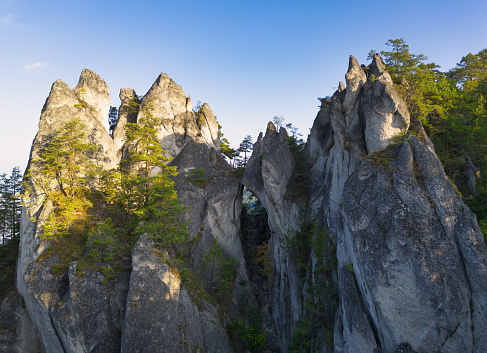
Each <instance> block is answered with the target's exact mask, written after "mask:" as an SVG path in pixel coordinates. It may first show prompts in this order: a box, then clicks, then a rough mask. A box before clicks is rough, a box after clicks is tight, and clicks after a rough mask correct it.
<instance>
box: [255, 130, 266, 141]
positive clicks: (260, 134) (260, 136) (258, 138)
mask: <svg viewBox="0 0 487 353" xmlns="http://www.w3.org/2000/svg"><path fill="white" fill-rule="evenodd" d="M263 137H264V135H263V134H262V131H261V132H260V133H259V136H258V137H257V141H256V142H255V143H260V141H262V138H263Z"/></svg>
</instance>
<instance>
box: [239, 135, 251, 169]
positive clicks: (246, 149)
mask: <svg viewBox="0 0 487 353" xmlns="http://www.w3.org/2000/svg"><path fill="white" fill-rule="evenodd" d="M252 148H253V145H252V136H250V135H247V136H245V138H244V139H243V141H242V142H241V143H240V146H239V148H238V150H237V151H238V152H239V153H243V154H244V155H243V158H241V159H240V162H239V166H242V167H245V165H246V164H247V161H248V157H247V153H250V151H252Z"/></svg>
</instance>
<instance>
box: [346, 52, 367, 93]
mask: <svg viewBox="0 0 487 353" xmlns="http://www.w3.org/2000/svg"><path fill="white" fill-rule="evenodd" d="M365 78H366V75H365V71H364V70H363V69H362V68H361V67H360V64H359V62H358V60H357V59H356V58H355V57H354V56H353V55H350V59H349V60H348V71H347V73H346V75H345V80H346V81H347V86H349V84H350V81H351V80H355V79H358V80H362V79H365ZM364 81H365V80H364Z"/></svg>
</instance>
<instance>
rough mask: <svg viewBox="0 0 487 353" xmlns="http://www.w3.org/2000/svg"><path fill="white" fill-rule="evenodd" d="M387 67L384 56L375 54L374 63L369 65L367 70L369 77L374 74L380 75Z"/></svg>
mask: <svg viewBox="0 0 487 353" xmlns="http://www.w3.org/2000/svg"><path fill="white" fill-rule="evenodd" d="M385 69H386V65H385V64H384V61H383V60H382V57H381V56H380V55H379V54H374V58H373V59H372V63H371V64H370V65H369V69H368V70H367V77H368V78H370V77H372V75H374V77H379V76H380V75H382V73H384V70H385Z"/></svg>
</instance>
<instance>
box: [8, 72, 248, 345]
mask: <svg viewBox="0 0 487 353" xmlns="http://www.w3.org/2000/svg"><path fill="white" fill-rule="evenodd" d="M120 99H121V106H120V108H119V112H120V113H119V121H118V124H117V125H116V126H115V128H114V130H113V134H112V135H113V136H110V134H109V129H108V110H109V107H110V100H109V88H108V86H107V84H106V83H105V82H104V81H103V80H101V78H100V77H99V76H98V75H97V74H96V73H94V72H92V71H90V70H86V69H85V70H83V72H82V73H81V76H80V80H79V83H78V85H77V86H76V88H75V89H74V90H72V89H70V88H69V87H68V86H67V85H66V84H65V83H64V82H62V81H61V80H57V81H56V82H55V83H54V84H53V86H52V88H51V92H50V95H49V97H48V98H47V100H46V103H45V105H44V108H43V110H42V114H41V118H40V122H39V132H38V133H37V135H36V138H35V140H34V142H33V145H32V149H31V156H30V160H31V161H32V160H33V159H35V158H38V156H39V154H40V153H41V152H42V150H43V148H45V147H46V146H47V144H48V143H49V141H50V140H51V139H52V137H53V136H54V135H55V134H56V133H57V132H58V131H60V129H61V128H62V127H63V126H64V125H65V124H66V123H67V122H70V121H72V120H74V119H79V120H80V121H81V123H82V124H83V129H84V133H85V139H86V142H89V143H93V144H95V145H96V146H97V147H98V152H97V156H96V158H97V159H96V162H97V165H98V166H100V167H102V168H104V169H106V170H108V169H112V168H117V167H118V165H119V163H120V161H121V160H122V159H123V158H124V157H125V156H126V154H127V152H128V151H130V148H132V147H131V146H128V145H127V144H126V138H125V126H126V124H127V123H137V121H138V120H139V119H140V117H141V116H142V114H145V113H146V112H149V113H150V114H153V115H154V116H155V117H158V118H161V121H162V124H161V126H160V127H159V138H160V143H161V145H162V147H163V148H165V149H166V150H167V156H168V157H170V158H171V159H172V161H171V162H170V163H171V165H174V166H176V167H177V168H178V171H179V174H178V175H177V177H176V180H175V181H176V188H177V190H178V194H179V199H180V202H181V203H182V204H183V205H184V206H185V207H187V211H186V212H184V213H183V214H182V215H181V218H182V219H181V221H183V222H187V224H188V230H189V232H190V235H191V237H192V238H197V241H195V242H194V243H193V252H194V254H195V256H194V257H193V261H194V266H195V267H197V266H200V265H201V261H202V260H203V259H204V256H205V254H206V253H207V252H208V249H209V248H210V247H211V246H212V245H213V244H214V242H215V240H216V241H217V242H218V243H219V244H220V246H221V249H222V251H223V252H224V253H225V254H228V255H229V256H232V257H233V258H235V259H236V270H237V275H236V279H235V280H236V281H239V282H242V283H243V282H247V281H248V278H247V275H246V269H245V260H244V258H243V250H242V247H241V244H240V238H239V231H240V212H241V209H242V204H241V187H240V185H239V183H238V181H237V180H236V179H235V177H233V174H232V168H231V167H230V166H229V165H228V164H226V162H225V161H224V159H223V157H222V156H221V153H220V142H219V138H218V124H217V122H216V119H215V117H214V115H213V113H212V111H211V108H210V107H209V105H208V104H206V103H205V104H204V105H202V107H201V109H200V110H199V111H198V112H193V111H192V106H191V100H190V98H187V97H186V96H185V95H184V92H183V90H182V89H181V87H180V86H179V85H177V84H176V83H175V82H174V81H173V80H172V79H170V78H169V77H168V76H167V75H166V74H161V75H160V76H159V77H158V78H157V80H156V81H155V83H154V85H153V86H152V87H151V88H150V90H149V91H148V92H147V94H146V95H145V96H143V97H138V96H137V94H136V93H135V91H134V90H132V89H130V88H126V89H122V90H121V91H120ZM144 106H147V108H148V109H147V110H144ZM30 165H31V166H34V164H33V163H30ZM34 168H35V167H34ZM199 168H202V169H203V171H204V174H205V177H206V182H205V183H204V184H203V185H195V184H194V183H192V182H191V181H190V179H189V176H190V175H191V173H192V172H194V171H195V170H197V169H199ZM32 172H33V173H35V169H32ZM32 186H33V187H32V190H31V191H29V194H28V195H27V200H26V205H25V207H24V209H23V214H22V224H21V244H20V254H19V263H18V268H17V288H18V290H19V293H20V294H21V296H22V297H23V300H24V302H25V309H26V310H24V309H22V308H21V307H19V308H17V307H16V306H12V305H10V306H11V307H12V309H11V310H10V309H9V310H10V312H11V313H13V314H14V313H17V314H18V313H19V312H20V313H21V314H19V315H21V317H22V318H23V319H22V320H21V322H19V324H18V325H16V328H15V330H16V331H15V332H16V335H13V336H12V337H11V338H9V342H10V343H9V347H10V348H12V349H13V350H14V351H18V352H21V351H22V352H28V351H29V349H30V351H33V352H37V351H39V350H40V351H46V352H92V353H95V352H120V351H126V352H134V351H137V350H139V349H142V350H144V349H145V348H144V347H152V348H153V349H152V348H151V351H152V352H168V351H173V352H179V351H181V350H184V349H186V348H187V347H188V345H189V346H190V349H193V350H194V349H196V350H200V351H207V352H212V351H215V352H216V351H221V352H228V351H230V348H229V344H228V337H227V335H226V332H225V330H224V328H223V325H222V324H221V323H220V318H219V316H218V313H217V310H216V306H215V304H214V303H213V304H211V303H208V302H204V303H203V306H200V307H197V306H196V304H195V303H194V302H193V301H192V299H191V298H190V296H189V295H188V291H187V290H186V289H185V288H184V287H183V286H182V285H181V282H180V279H179V277H178V275H177V274H174V273H172V272H171V271H169V270H168V267H167V264H166V263H165V262H163V260H162V259H161V257H160V256H157V255H156V254H155V253H153V252H152V250H150V248H151V242H150V241H149V240H148V239H147V238H144V239H145V240H142V239H141V240H140V241H139V242H138V243H137V244H136V245H135V246H134V248H133V252H132V258H127V259H125V260H123V261H124V264H123V267H125V268H131V269H132V271H131V273H130V272H126V271H125V272H124V271H122V272H121V273H120V274H118V275H117V277H116V278H115V279H112V280H111V283H112V284H111V285H108V284H107V281H106V276H105V275H104V274H102V273H100V272H97V271H95V270H89V269H86V268H84V269H83V270H82V271H80V270H79V266H78V265H79V264H78V263H77V262H72V263H70V264H69V271H67V272H66V273H64V274H56V275H54V274H52V269H51V268H52V266H53V265H56V263H58V262H59V258H57V257H56V256H54V257H51V258H49V260H47V261H37V260H38V258H39V256H41V255H42V254H43V253H45V252H46V251H47V250H48V247H49V242H48V241H44V240H41V238H40V234H41V233H42V230H43V224H44V222H45V221H46V220H47V219H48V217H49V215H50V214H51V213H52V211H53V206H52V204H51V203H50V202H45V200H44V196H43V193H42V191H41V190H37V189H36V187H35V186H34V185H32ZM92 187H94V188H96V185H92ZM198 256H199V257H198ZM247 287H248V285H247V286H245V285H244V286H239V288H237V289H236V290H235V292H234V293H233V295H234V296H235V299H234V301H235V302H236V300H237V297H238V296H239V295H241V294H242V291H244V290H246V289H248V288H247ZM154 293H159V294H160V295H154ZM135 303H137V304H135ZM22 310H24V311H22ZM162 312H164V313H165V314H164V315H162V316H160V315H155V314H154V313H162ZM17 314H16V315H17ZM173 314H174V315H173ZM168 316H169V317H168ZM173 316H174V317H173ZM176 317H178V318H176ZM176 321H177V323H178V325H179V326H178V325H176V324H175V322H176ZM29 325H31V326H30V327H32V329H31V333H30V335H26V334H25V332H26V329H28V327H29ZM144 325H149V326H151V327H154V329H153V330H141V329H140V327H143V326H144ZM154 330H155V331H154ZM153 331H154V332H156V331H157V335H154V334H152V333H153ZM162 333H165V335H162V336H161V334H162ZM9 337H10V336H9ZM169 338H170V339H174V341H173V342H172V343H171V344H170V345H169V346H168V345H167V339H169ZM6 347H7V346H6ZM32 347H33V348H32ZM36 347H37V348H36ZM10 348H9V349H10ZM0 351H1V349H0Z"/></svg>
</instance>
